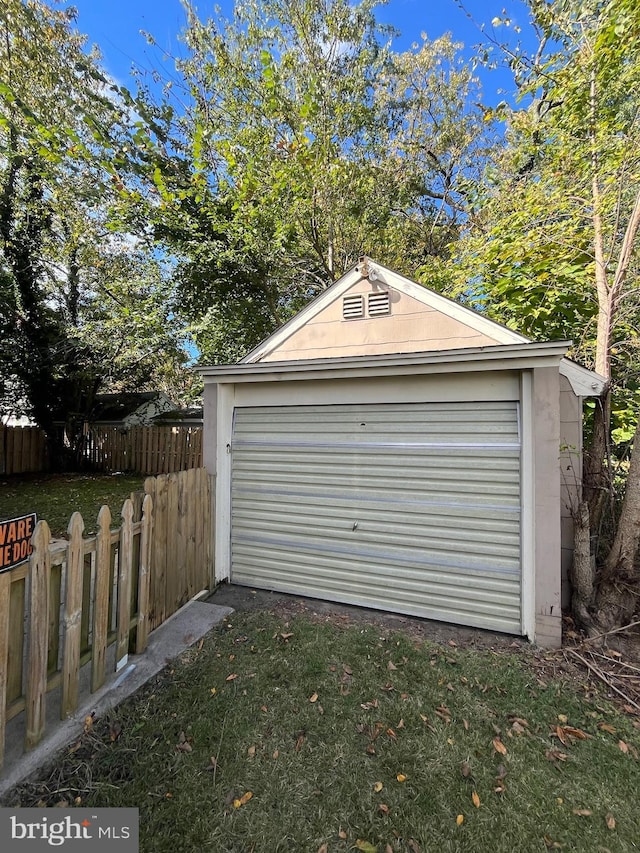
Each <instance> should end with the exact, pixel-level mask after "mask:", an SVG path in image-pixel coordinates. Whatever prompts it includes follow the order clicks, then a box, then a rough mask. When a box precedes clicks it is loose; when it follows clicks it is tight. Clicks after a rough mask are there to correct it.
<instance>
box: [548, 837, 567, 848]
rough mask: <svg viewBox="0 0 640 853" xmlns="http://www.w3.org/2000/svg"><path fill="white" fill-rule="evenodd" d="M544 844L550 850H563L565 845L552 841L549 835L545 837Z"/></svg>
mask: <svg viewBox="0 0 640 853" xmlns="http://www.w3.org/2000/svg"><path fill="white" fill-rule="evenodd" d="M544 843H545V844H546V845H547V847H548V848H549V849H550V850H562V848H563V847H564V844H561V843H560V842H559V841H552V840H551V839H550V838H549V836H548V835H545V836H544Z"/></svg>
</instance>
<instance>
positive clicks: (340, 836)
mask: <svg viewBox="0 0 640 853" xmlns="http://www.w3.org/2000/svg"><path fill="white" fill-rule="evenodd" d="M346 837H347V833H346V832H345V831H344V829H339V830H338V838H341V839H342V840H343V841H344V840H345V838H346Z"/></svg>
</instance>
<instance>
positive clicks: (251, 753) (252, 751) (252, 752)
mask: <svg viewBox="0 0 640 853" xmlns="http://www.w3.org/2000/svg"><path fill="white" fill-rule="evenodd" d="M255 754H256V748H255V746H250V747H249V749H248V750H247V755H248V756H249V758H253V757H254V756H255Z"/></svg>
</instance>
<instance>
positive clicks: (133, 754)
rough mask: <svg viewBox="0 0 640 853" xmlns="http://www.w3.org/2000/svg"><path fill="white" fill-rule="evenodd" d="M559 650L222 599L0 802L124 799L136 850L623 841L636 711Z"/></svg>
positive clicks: (630, 801) (482, 848) (381, 850)
mask: <svg viewBox="0 0 640 853" xmlns="http://www.w3.org/2000/svg"><path fill="white" fill-rule="evenodd" d="M558 661H559V662H560V663H562V661H563V659H562V658H561V657H559V656H558V654H557V653H554V654H549V655H547V656H545V655H543V654H541V653H537V654H534V652H533V651H530V650H525V651H523V650H522V649H519V650H516V651H514V650H512V649H506V650H500V651H496V650H485V651H478V650H473V649H462V648H457V647H452V646H440V645H436V644H433V643H429V642H426V641H424V640H423V639H422V638H421V637H420V636H419V635H417V634H416V633H415V632H413V633H406V632H404V631H399V632H391V631H390V630H389V629H388V628H385V627H382V626H381V624H377V623H373V624H371V623H366V624H357V625H356V624H353V623H351V624H339V623H337V620H333V621H331V620H325V621H319V620H318V619H317V618H314V617H313V616H312V615H310V614H302V615H297V616H294V617H293V618H284V617H283V616H282V615H280V616H278V615H277V614H274V613H265V612H261V611H247V612H243V613H236V614H233V616H232V617H231V618H229V619H228V620H227V621H226V622H225V623H223V624H221V625H220V626H218V627H217V628H216V629H214V630H213V631H212V632H211V633H210V634H209V635H207V637H206V638H205V640H204V642H203V643H202V644H200V645H198V646H196V647H192V648H191V649H190V650H188V651H187V652H186V653H185V654H184V655H183V656H182V658H181V659H179V660H178V661H176V662H174V664H172V665H171V666H170V667H168V668H167V669H166V670H164V671H163V673H161V674H160V676H158V678H157V679H156V680H155V681H154V682H152V683H150V684H148V685H147V686H146V687H145V688H143V689H142V690H141V691H139V692H138V693H137V694H136V695H135V696H133V697H132V698H131V699H130V700H128V701H127V702H126V703H124V704H123V705H121V706H120V707H119V708H117V709H116V710H115V711H113V712H111V714H110V715H109V716H108V717H105V718H103V719H100V720H97V721H96V722H95V723H94V726H93V728H92V730H91V731H90V732H88V733H86V734H84V735H82V736H80V739H79V740H78V741H77V742H76V743H75V744H74V745H73V746H72V748H71V749H70V750H67V752H66V753H65V754H63V755H61V756H59V757H58V758H57V760H56V761H55V764H54V765H52V767H51V768H49V770H48V771H47V773H44V774H43V775H42V776H41V778H40V779H39V780H36V781H33V782H31V783H30V784H28V785H23V786H22V787H21V788H19V789H17V790H15V791H14V792H13V793H12V794H11V795H10V796H9V797H8V798H6V800H5V804H7V805H14V804H16V803H18V802H19V803H21V804H22V805H23V806H30V805H36V804H40V805H56V804H60V801H64V802H66V803H69V804H73V802H74V800H75V799H76V798H80V800H79V801H77V802H80V801H81V802H82V804H83V805H90V806H94V807H104V806H137V807H139V809H140V826H141V839H140V850H141V851H142V853H152V851H153V853H174V851H179V853H196V852H197V853H200V851H215V853H285V851H286V853H292V851H293V853H305V851H310V853H318V851H321V853H325V851H326V853H339V851H343V853H346V851H350V850H364V851H369V853H371V851H377V853H388V851H407V853H416V851H422V853H427V851H438V853H446V851H455V853H457V851H462V850H464V851H465V853H474V851H477V853H488V851H490V853H534V851H538V850H540V851H545V850H547V849H563V850H566V851H585V853H586V851H589V853H591V852H592V851H593V852H594V853H595V851H607V850H609V851H611V853H625V851H633V850H638V849H640V848H639V846H638V845H639V843H640V810H639V809H638V807H637V795H638V790H640V763H639V761H638V750H639V749H640V738H639V734H640V733H639V731H638V728H637V720H635V719H633V718H631V717H629V716H625V715H623V714H621V713H620V712H618V711H617V710H616V709H615V708H614V707H613V706H612V705H611V704H610V703H609V702H608V701H607V700H606V698H604V697H602V696H600V695H598V693H597V692H596V691H595V688H594V686H593V685H589V684H586V683H585V681H584V678H585V677H584V675H582V676H581V675H576V674H575V673H572V672H570V671H569V670H568V669H567V668H565V669H563V668H562V667H560V668H558V669H556V670H555V674H554V668H556V667H557V666H558ZM634 723H635V725H634ZM558 727H559V728H558ZM570 727H572V728H570ZM562 741H565V742H564V743H563V742H562ZM474 800H475V802H474Z"/></svg>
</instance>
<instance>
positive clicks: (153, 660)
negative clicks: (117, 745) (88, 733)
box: [0, 600, 233, 797]
mask: <svg viewBox="0 0 640 853" xmlns="http://www.w3.org/2000/svg"><path fill="white" fill-rule="evenodd" d="M229 613H233V608H231V607H221V606H220V605H217V604H209V603H206V602H203V601H197V600H192V601H189V602H188V603H187V604H185V605H184V607H182V608H181V609H180V610H178V611H177V612H176V613H174V614H173V616H170V617H169V619H167V621H166V622H163V624H162V625H160V626H159V627H158V628H156V629H155V631H152V632H151V634H150V635H149V643H148V646H147V650H146V651H145V653H144V654H142V655H129V659H128V661H127V663H126V664H125V666H124V667H122V669H121V670H120V671H119V672H114V671H113V670H114V668H115V663H114V653H115V643H112V644H111V646H109V655H108V658H107V671H108V672H109V671H110V673H111V676H110V678H109V679H108V681H107V683H106V684H105V685H104V686H103V687H101V688H100V690H98V691H96V692H95V693H90V692H89V683H90V677H91V662H89V663H87V664H85V666H83V667H82V669H81V671H80V697H81V699H80V705H79V707H78V710H77V711H76V712H75V713H74V714H73V715H72V716H70V717H68V718H67V719H66V720H60V718H59V716H60V688H57V689H56V690H52V691H51V693H48V694H47V722H46V727H45V736H44V738H43V740H42V742H41V743H39V744H38V746H36V747H35V748H34V749H33V750H31V751H30V752H24V751H23V750H24V736H25V720H24V712H23V713H21V714H18V715H17V716H16V717H14V718H13V720H11V721H10V722H9V723H8V724H7V729H6V737H5V760H4V767H3V769H2V771H0V776H1V778H0V797H1V796H4V795H5V794H6V793H7V791H9V790H10V789H11V788H12V787H13V786H14V785H17V784H18V783H19V782H21V781H23V780H24V779H26V777H27V776H30V775H31V774H33V773H35V772H36V771H37V770H39V769H40V768H41V767H43V766H44V765H45V764H46V763H47V762H48V761H50V760H51V759H52V758H53V756H54V755H55V753H56V752H57V751H58V750H59V749H62V748H63V747H65V746H66V745H67V744H69V743H70V742H71V741H72V740H74V739H75V738H78V737H79V736H80V735H81V734H82V732H83V729H84V720H85V717H86V716H87V715H88V714H91V713H95V715H96V716H100V715H101V714H103V713H104V712H105V711H107V710H108V709H109V708H113V707H114V706H116V705H118V704H119V703H120V702H122V701H123V700H124V699H126V698H127V696H130V695H131V694H132V693H134V692H135V691H136V690H137V689H138V688H139V687H142V685H143V684H145V683H146V682H147V681H148V680H149V679H150V678H152V677H153V676H154V675H156V673H158V672H160V670H161V669H163V668H164V667H165V666H166V665H167V664H168V663H169V662H170V661H171V660H172V659H173V658H175V657H177V656H178V655H180V654H181V653H182V652H183V651H185V649H187V648H189V646H191V645H193V644H194V643H196V642H197V641H198V640H199V639H201V638H202V637H203V636H204V635H205V634H206V633H207V632H208V631H209V630H210V629H211V628H213V626H214V625H217V624H218V622H220V621H221V620H222V619H223V618H224V617H225V616H227V615H228V614H229Z"/></svg>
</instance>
